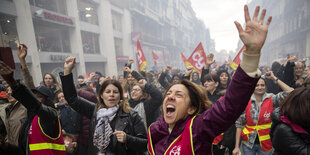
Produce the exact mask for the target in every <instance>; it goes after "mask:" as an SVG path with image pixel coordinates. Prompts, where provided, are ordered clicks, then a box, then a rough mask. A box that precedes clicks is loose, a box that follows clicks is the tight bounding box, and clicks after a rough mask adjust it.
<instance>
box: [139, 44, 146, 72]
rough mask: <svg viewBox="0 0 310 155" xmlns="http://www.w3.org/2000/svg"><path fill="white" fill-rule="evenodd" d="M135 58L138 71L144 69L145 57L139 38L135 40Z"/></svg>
mask: <svg viewBox="0 0 310 155" xmlns="http://www.w3.org/2000/svg"><path fill="white" fill-rule="evenodd" d="M137 59H138V65H139V71H145V66H146V59H145V56H144V54H143V51H142V48H141V45H140V41H139V40H138V41H137Z"/></svg>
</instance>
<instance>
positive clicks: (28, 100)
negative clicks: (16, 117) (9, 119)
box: [12, 84, 61, 154]
mask: <svg viewBox="0 0 310 155" xmlns="http://www.w3.org/2000/svg"><path fill="white" fill-rule="evenodd" d="M12 90H13V93H12V96H13V97H14V98H15V99H16V100H18V101H20V103H21V104H23V106H25V107H26V108H27V118H25V119H22V120H21V123H22V127H21V131H20V132H21V133H20V134H19V141H18V143H19V147H21V148H22V149H23V151H24V152H28V154H29V147H28V132H29V129H30V125H31V123H32V120H33V118H34V117H35V116H36V115H38V116H39V117H40V124H41V126H42V129H43V131H44V132H45V133H46V134H47V135H48V136H50V137H57V136H58V134H59V132H61V131H59V130H58V129H59V128H58V126H57V123H58V114H57V111H56V110H55V109H52V108H49V107H48V106H46V105H52V102H51V100H49V99H47V100H46V103H45V104H42V103H41V102H40V101H39V100H38V99H37V98H36V96H35V95H34V94H33V93H32V92H31V90H29V89H28V88H27V87H26V86H24V85H23V84H18V85H17V86H16V87H12Z"/></svg>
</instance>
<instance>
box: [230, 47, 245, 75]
mask: <svg viewBox="0 0 310 155" xmlns="http://www.w3.org/2000/svg"><path fill="white" fill-rule="evenodd" d="M244 50H245V46H244V45H243V47H242V48H241V49H240V51H239V52H238V54H237V56H236V57H235V58H234V60H233V61H232V62H231V63H230V67H231V68H232V69H234V70H236V69H237V67H238V66H239V64H240V63H241V58H240V56H241V53H242V52H243V51H244Z"/></svg>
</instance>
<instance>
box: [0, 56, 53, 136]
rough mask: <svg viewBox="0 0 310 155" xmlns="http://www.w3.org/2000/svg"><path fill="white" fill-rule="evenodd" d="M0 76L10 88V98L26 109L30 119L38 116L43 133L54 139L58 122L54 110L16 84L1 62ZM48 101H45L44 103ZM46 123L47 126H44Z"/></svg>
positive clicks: (7, 68)
mask: <svg viewBox="0 0 310 155" xmlns="http://www.w3.org/2000/svg"><path fill="white" fill-rule="evenodd" d="M0 74H1V76H2V77H3V79H4V80H5V81H6V82H7V83H8V84H9V86H10V87H11V88H12V90H13V91H12V96H13V97H14V98H15V99H16V100H18V101H19V102H20V103H21V104H23V106H25V107H26V108H27V110H28V113H31V114H32V117H34V116H35V115H38V116H39V117H40V119H42V120H43V121H42V122H41V123H42V129H43V130H44V132H45V133H46V134H47V135H49V136H51V137H55V136H56V135H57V133H56V132H55V131H57V130H56V129H57V126H56V124H57V121H58V115H57V112H56V110H53V109H52V108H49V107H48V106H47V105H45V104H42V103H41V102H40V101H39V100H38V99H37V97H36V96H35V95H34V94H33V93H32V92H31V91H30V90H29V89H28V88H27V87H26V86H25V85H23V84H21V83H19V82H17V81H16V80H15V79H14V77H13V74H14V72H13V69H11V68H10V67H9V66H7V65H6V64H5V63H3V62H2V61H0ZM48 101H49V100H46V101H45V103H47V102H48ZM47 122H48V124H46V123H47Z"/></svg>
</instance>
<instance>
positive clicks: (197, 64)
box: [187, 43, 207, 73]
mask: <svg viewBox="0 0 310 155" xmlns="http://www.w3.org/2000/svg"><path fill="white" fill-rule="evenodd" d="M206 60H207V56H206V53H205V51H204V50H203V47H202V44H201V43H199V45H198V46H197V47H196V49H195V50H194V52H193V53H192V55H191V56H190V57H189V58H188V59H187V61H188V62H189V63H190V64H192V66H193V67H194V68H195V69H196V70H197V71H198V72H200V73H201V71H202V68H203V67H204V66H205V63H206Z"/></svg>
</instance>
